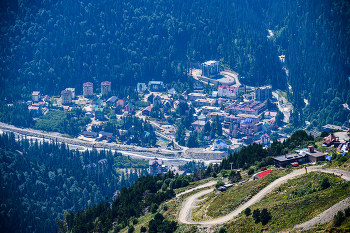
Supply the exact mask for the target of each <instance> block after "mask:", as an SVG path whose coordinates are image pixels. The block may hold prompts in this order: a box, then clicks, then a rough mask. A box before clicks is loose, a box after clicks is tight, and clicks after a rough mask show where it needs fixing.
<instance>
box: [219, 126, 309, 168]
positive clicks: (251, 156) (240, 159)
mask: <svg viewBox="0 0 350 233" xmlns="http://www.w3.org/2000/svg"><path fill="white" fill-rule="evenodd" d="M309 144H312V145H314V138H313V137H312V136H311V135H308V134H307V133H306V132H305V131H302V130H300V131H296V132H295V133H294V134H293V135H292V136H291V137H290V138H288V139H287V140H285V141H284V142H283V143H281V142H278V141H274V142H273V143H272V144H271V146H269V147H268V148H267V149H264V148H263V146H262V145H261V144H255V143H253V144H252V145H248V146H247V147H244V148H243V149H242V150H241V151H240V152H234V153H233V154H231V155H230V156H228V158H225V159H223V160H222V162H221V164H220V169H230V166H231V165H230V163H233V164H232V167H233V168H244V169H247V168H248V167H250V166H251V165H257V167H259V168H260V167H264V166H267V165H269V164H273V161H272V159H271V157H274V156H278V155H283V154H287V153H288V152H290V151H292V150H293V149H295V148H296V147H301V148H305V147H307V146H308V145H309Z"/></svg>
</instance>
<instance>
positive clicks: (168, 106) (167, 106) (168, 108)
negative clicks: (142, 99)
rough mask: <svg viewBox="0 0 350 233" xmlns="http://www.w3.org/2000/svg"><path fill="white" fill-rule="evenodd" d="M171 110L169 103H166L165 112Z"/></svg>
mask: <svg viewBox="0 0 350 233" xmlns="http://www.w3.org/2000/svg"><path fill="white" fill-rule="evenodd" d="M170 109H171V105H170V103H169V101H166V102H165V104H164V106H163V111H164V112H168V111H169V110H170Z"/></svg>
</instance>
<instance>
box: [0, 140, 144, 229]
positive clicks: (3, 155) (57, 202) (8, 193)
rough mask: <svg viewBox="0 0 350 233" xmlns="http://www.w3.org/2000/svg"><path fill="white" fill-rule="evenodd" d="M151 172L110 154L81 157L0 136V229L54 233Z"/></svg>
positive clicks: (91, 153) (141, 162) (57, 147)
mask: <svg viewBox="0 0 350 233" xmlns="http://www.w3.org/2000/svg"><path fill="white" fill-rule="evenodd" d="M147 166H148V163H147V162H146V161H145V160H133V159H130V158H128V157H126V156H122V155H121V154H118V153H112V152H111V151H103V150H101V151H97V150H92V151H88V150H86V151H83V152H80V151H78V150H69V148H68V147H67V146H66V145H65V144H59V143H55V142H53V141H52V142H44V143H41V142H38V141H33V140H28V139H23V140H19V141H17V140H16V138H15V136H14V134H9V135H6V134H4V135H2V134H1V135H0V172H1V174H2V175H1V176H0V183H1V186H0V187H1V195H0V202H1V207H0V209H1V211H0V212H1V214H0V215H1V219H0V225H1V229H2V231H3V232H34V231H35V232H54V231H55V230H56V229H58V224H57V220H62V219H64V217H65V216H66V215H68V216H70V215H71V214H72V213H76V212H77V211H78V210H80V209H83V208H84V209H88V208H90V207H92V206H94V205H97V204H98V203H100V202H102V201H104V200H105V201H108V200H112V199H113V196H114V194H115V192H116V191H117V190H121V189H122V188H123V187H129V186H131V185H132V184H133V183H134V182H135V181H136V180H137V179H138V178H139V177H141V176H145V175H147V174H148V173H147V170H146V169H145V168H147ZM123 168H128V169H130V170H129V171H130V172H128V173H125V172H122V171H121V169H123ZM126 170H127V169H126ZM65 212H66V214H65Z"/></svg>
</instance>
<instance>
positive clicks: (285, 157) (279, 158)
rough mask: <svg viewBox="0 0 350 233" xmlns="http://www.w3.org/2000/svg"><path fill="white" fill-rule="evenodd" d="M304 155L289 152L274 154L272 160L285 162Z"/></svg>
mask: <svg viewBox="0 0 350 233" xmlns="http://www.w3.org/2000/svg"><path fill="white" fill-rule="evenodd" d="M305 156H306V154H305V155H301V154H289V155H280V156H276V157H273V159H274V160H277V161H279V162H286V161H289V160H292V159H298V158H300V159H301V158H304V157H305Z"/></svg>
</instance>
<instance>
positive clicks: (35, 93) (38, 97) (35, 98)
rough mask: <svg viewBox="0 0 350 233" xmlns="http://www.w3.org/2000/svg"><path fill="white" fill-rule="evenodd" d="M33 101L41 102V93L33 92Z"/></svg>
mask: <svg viewBox="0 0 350 233" xmlns="http://www.w3.org/2000/svg"><path fill="white" fill-rule="evenodd" d="M32 100H33V101H34V102H39V100H40V91H33V93H32Z"/></svg>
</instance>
